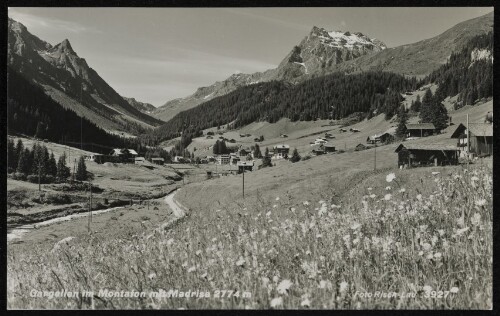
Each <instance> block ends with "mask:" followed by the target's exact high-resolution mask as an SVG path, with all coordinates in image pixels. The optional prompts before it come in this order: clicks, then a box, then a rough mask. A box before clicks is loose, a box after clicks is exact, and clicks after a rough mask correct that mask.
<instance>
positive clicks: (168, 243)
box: [167, 238, 174, 246]
mask: <svg viewBox="0 0 500 316" xmlns="http://www.w3.org/2000/svg"><path fill="white" fill-rule="evenodd" d="M173 243H174V239H173V238H170V239H169V240H167V246H170V245H171V244H173Z"/></svg>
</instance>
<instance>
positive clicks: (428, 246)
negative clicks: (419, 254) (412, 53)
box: [422, 243, 432, 251]
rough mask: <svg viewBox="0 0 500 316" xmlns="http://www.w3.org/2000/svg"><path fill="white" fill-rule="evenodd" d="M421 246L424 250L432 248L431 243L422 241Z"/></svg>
mask: <svg viewBox="0 0 500 316" xmlns="http://www.w3.org/2000/svg"><path fill="white" fill-rule="evenodd" d="M422 247H423V248H424V250H425V251H429V250H431V248H432V246H431V244H429V243H424V244H423V245H422Z"/></svg>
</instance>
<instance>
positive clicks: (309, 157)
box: [302, 155, 311, 161]
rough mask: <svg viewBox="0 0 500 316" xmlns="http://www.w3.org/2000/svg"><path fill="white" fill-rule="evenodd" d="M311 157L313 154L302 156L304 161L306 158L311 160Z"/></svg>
mask: <svg viewBox="0 0 500 316" xmlns="http://www.w3.org/2000/svg"><path fill="white" fill-rule="evenodd" d="M309 159H311V156H310V155H306V156H304V157H302V161H304V160H309Z"/></svg>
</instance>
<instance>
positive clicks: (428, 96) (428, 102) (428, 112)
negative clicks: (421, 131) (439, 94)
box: [420, 89, 434, 123]
mask: <svg viewBox="0 0 500 316" xmlns="http://www.w3.org/2000/svg"><path fill="white" fill-rule="evenodd" d="M433 106H434V104H433V98H432V91H431V89H427V90H426V91H425V95H424V97H423V98H422V105H421V107H420V121H421V122H422V123H430V122H432V107H433Z"/></svg>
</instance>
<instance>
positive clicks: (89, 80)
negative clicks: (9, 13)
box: [7, 18, 163, 135]
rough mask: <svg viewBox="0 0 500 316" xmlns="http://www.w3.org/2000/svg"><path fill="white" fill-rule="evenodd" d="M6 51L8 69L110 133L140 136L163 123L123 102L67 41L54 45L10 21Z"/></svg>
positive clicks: (20, 24)
mask: <svg viewBox="0 0 500 316" xmlns="http://www.w3.org/2000/svg"><path fill="white" fill-rule="evenodd" d="M7 51H8V54H7V56H8V65H9V66H11V67H12V68H13V69H14V70H16V71H18V72H19V73H21V74H22V75H24V76H25V77H26V78H28V79H29V80H30V81H32V82H34V83H36V84H37V85H39V86H41V87H42V88H43V89H44V90H45V91H46V93H47V94H48V95H50V96H51V97H52V98H53V99H54V100H56V101H57V102H59V103H60V104H61V105H62V106H63V107H65V108H68V109H71V110H73V111H75V112H76V113H77V114H78V115H80V116H83V117H86V118H88V119H90V120H93V121H96V122H98V124H99V125H100V126H101V127H102V128H104V129H106V130H108V131H110V132H127V133H131V134H136V135H137V134H140V133H142V132H144V131H145V130H147V129H151V128H154V127H156V126H159V125H161V124H162V123H163V122H162V121H160V120H158V119H156V118H154V117H151V116H149V115H147V114H145V113H142V112H141V111H139V110H138V109H136V108H134V107H133V106H132V105H130V104H129V103H128V102H127V101H126V100H125V99H123V98H122V97H121V96H120V95H119V94H118V93H117V92H116V91H115V90H114V89H113V88H112V87H111V86H110V85H109V84H108V83H107V82H106V81H105V80H104V79H102V78H101V77H100V76H99V74H98V73H97V72H96V71H95V70H94V69H92V68H91V67H90V66H89V65H88V64H87V61H86V60H85V59H84V58H81V57H79V56H78V54H77V53H76V52H75V51H74V50H73V47H72V46H71V43H70V41H69V40H68V39H65V40H63V41H62V42H60V43H58V44H56V45H51V44H49V43H47V42H45V41H43V40H41V39H40V38H38V37H37V36H35V35H33V34H31V33H30V32H29V31H28V29H27V28H26V27H25V26H24V25H23V24H22V23H20V22H18V21H15V20H13V19H11V18H9V20H8V50H7Z"/></svg>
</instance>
